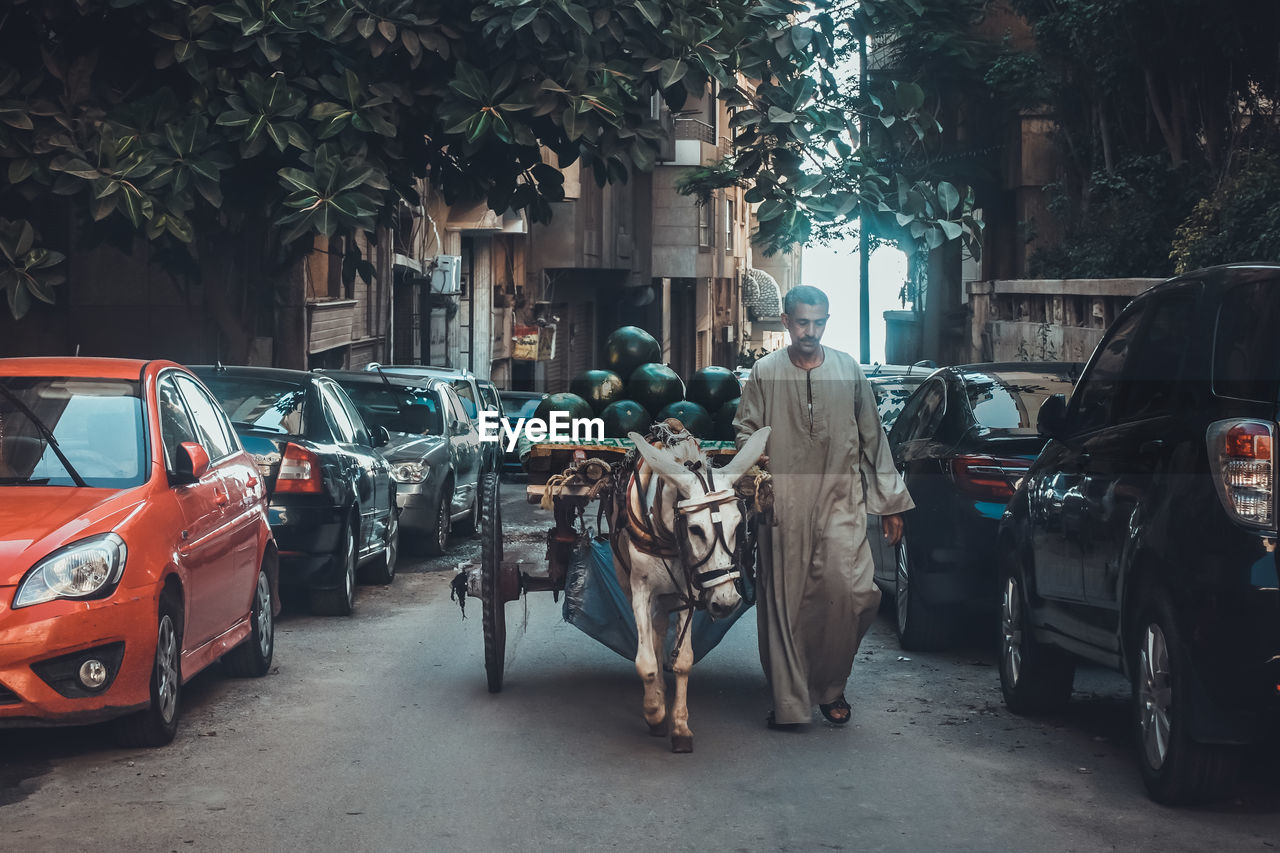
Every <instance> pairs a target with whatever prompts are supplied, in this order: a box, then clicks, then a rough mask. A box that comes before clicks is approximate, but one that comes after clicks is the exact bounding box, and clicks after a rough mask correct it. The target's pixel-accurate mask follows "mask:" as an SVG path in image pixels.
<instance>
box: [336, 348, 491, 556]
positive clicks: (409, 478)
mask: <svg viewBox="0 0 1280 853" xmlns="http://www.w3.org/2000/svg"><path fill="white" fill-rule="evenodd" d="M325 375H326V376H328V377H330V378H331V379H333V380H334V381H335V382H337V383H338V384H339V385H341V386H342V389H343V390H344V391H346V392H347V396H349V397H350V398H351V401H352V402H353V403H355V404H356V408H357V409H359V410H360V414H361V415H362V416H363V417H364V420H365V423H367V424H369V425H370V426H371V427H374V428H377V427H382V428H384V429H386V430H387V432H388V433H389V434H390V436H391V442H390V443H389V444H388V445H387V446H386V447H384V448H382V453H383V455H384V456H386V457H387V460H388V461H389V462H390V463H391V477H392V479H394V480H395V481H396V503H397V504H398V506H399V508H400V527H401V529H402V531H405V532H408V533H410V534H411V535H413V536H414V538H415V541H421V542H422V543H423V545H424V550H425V551H426V552H427V554H428V555H430V556H433V557H434V556H439V555H440V554H443V553H444V551H445V548H446V546H447V544H448V537H449V532H450V529H451V528H452V529H453V530H456V531H458V532H461V533H472V532H474V531H475V530H476V528H477V526H478V525H479V523H480V501H479V498H478V496H479V494H480V485H479V484H480V476H481V456H482V452H483V448H482V445H481V442H480V434H479V432H478V431H477V430H476V428H475V426H474V425H473V424H472V423H471V419H470V418H469V417H467V414H466V411H465V410H464V409H463V407H462V401H461V400H460V399H459V398H458V395H457V393H455V392H454V390H453V385H452V384H451V383H450V382H449V381H448V380H446V379H433V378H431V377H426V376H424V377H419V378H416V379H414V378H408V377H403V376H395V375H392V374H387V373H382V374H378V373H368V372H364V371H346V370H342V371H339V370H331V371H325Z"/></svg>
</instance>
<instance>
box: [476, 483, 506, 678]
mask: <svg viewBox="0 0 1280 853" xmlns="http://www.w3.org/2000/svg"><path fill="white" fill-rule="evenodd" d="M501 571H502V505H501V501H500V495H499V491H498V475H497V474H485V475H484V477H482V478H481V479H480V603H481V605H482V607H483V621H484V670H485V673H486V674H487V675H488V676H489V692H490V693H497V692H498V691H500V690H501V689H502V667H503V664H504V662H505V658H506V654H507V614H506V607H505V604H506V602H505V596H504V595H503V590H502V584H501V579H500V577H499V575H500V573H501Z"/></svg>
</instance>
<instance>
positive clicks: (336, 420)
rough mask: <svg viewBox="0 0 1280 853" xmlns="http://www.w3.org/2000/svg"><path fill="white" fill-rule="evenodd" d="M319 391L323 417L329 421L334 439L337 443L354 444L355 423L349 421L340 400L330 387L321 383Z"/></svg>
mask: <svg viewBox="0 0 1280 853" xmlns="http://www.w3.org/2000/svg"><path fill="white" fill-rule="evenodd" d="M319 391H320V400H321V408H323V409H324V418H325V420H326V421H328V423H329V429H330V430H331V431H332V432H333V438H334V440H335V441H337V442H338V443H339V444H355V443H356V433H357V430H356V425H355V424H354V423H352V422H351V416H350V415H348V414H347V410H346V409H345V408H344V407H343V405H342V401H341V400H339V399H338V397H337V395H336V394H334V393H333V389H332V388H330V387H328V386H327V385H325V384H323V383H322V384H321V385H320V386H319Z"/></svg>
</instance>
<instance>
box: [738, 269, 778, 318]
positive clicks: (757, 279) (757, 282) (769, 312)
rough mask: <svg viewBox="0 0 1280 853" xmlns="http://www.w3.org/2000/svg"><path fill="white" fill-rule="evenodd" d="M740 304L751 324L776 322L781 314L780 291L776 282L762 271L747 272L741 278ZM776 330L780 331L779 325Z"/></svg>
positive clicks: (752, 270)
mask: <svg viewBox="0 0 1280 853" xmlns="http://www.w3.org/2000/svg"><path fill="white" fill-rule="evenodd" d="M742 304H743V305H744V306H745V307H746V309H747V318H748V319H749V320H751V322H753V323H759V322H762V321H773V322H775V323H776V322H778V317H779V315H781V314H782V290H781V288H779V287H778V282H777V280H776V279H774V277H773V276H771V275H769V274H768V273H767V272H765V271H764V270H756V269H751V270H747V272H746V275H744V276H743V278H742ZM778 328H779V329H781V328H782V327H781V325H779V326H778Z"/></svg>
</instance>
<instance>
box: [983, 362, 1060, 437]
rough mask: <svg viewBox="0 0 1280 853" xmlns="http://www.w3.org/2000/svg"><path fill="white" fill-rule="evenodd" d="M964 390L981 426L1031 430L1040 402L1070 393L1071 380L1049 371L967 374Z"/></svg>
mask: <svg viewBox="0 0 1280 853" xmlns="http://www.w3.org/2000/svg"><path fill="white" fill-rule="evenodd" d="M964 389H965V395H966V396H967V397H968V399H969V409H970V411H972V412H973V418H974V420H975V421H977V422H978V425H979V426H981V427H982V428H984V429H999V430H1010V431H1015V432H1028V433H1034V432H1035V431H1036V415H1037V413H1039V411H1040V404H1041V403H1043V402H1044V401H1045V400H1046V399H1048V398H1049V397H1051V396H1052V395H1054V394H1064V395H1069V394H1070V393H1071V382H1070V380H1069V379H1067V378H1066V377H1065V376H1058V375H1055V374H1052V373H1009V374H1004V375H1001V376H995V375H991V374H985V373H970V374H966V375H965V377H964Z"/></svg>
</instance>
